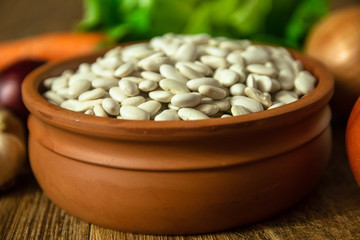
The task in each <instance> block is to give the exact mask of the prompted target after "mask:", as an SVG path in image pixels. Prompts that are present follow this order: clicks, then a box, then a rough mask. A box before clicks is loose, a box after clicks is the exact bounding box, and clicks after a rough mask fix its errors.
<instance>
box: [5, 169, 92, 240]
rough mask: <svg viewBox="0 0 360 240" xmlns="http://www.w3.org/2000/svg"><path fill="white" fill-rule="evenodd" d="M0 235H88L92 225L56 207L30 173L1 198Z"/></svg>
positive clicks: (35, 236)
mask: <svg viewBox="0 0 360 240" xmlns="http://www.w3.org/2000/svg"><path fill="white" fill-rule="evenodd" d="M0 210H1V211H0V233H1V234H0V239H14V240H16V239H19V240H23V239H88V235H89V229H90V225H89V224H88V223H85V222H83V221H81V220H79V219H77V218H75V217H72V216H70V215H68V214H66V213H65V212H64V211H62V210H61V209H59V208H58V207H56V206H55V205H54V204H53V203H52V202H51V201H50V200H49V199H48V198H47V197H46V195H45V194H44V193H43V192H42V191H41V189H40V188H39V187H38V185H37V183H36V181H35V179H34V178H33V177H32V175H30V174H29V173H28V174H26V175H25V176H23V177H22V178H21V179H19V183H18V186H16V188H15V189H13V190H11V191H8V192H5V193H4V194H3V195H2V196H1V198H0Z"/></svg>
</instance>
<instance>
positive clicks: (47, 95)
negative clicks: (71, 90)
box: [43, 90, 65, 105]
mask: <svg viewBox="0 0 360 240" xmlns="http://www.w3.org/2000/svg"><path fill="white" fill-rule="evenodd" d="M43 96H44V97H45V98H46V99H48V100H50V101H52V102H53V103H54V104H55V105H60V104H61V103H62V102H64V101H65V99H64V98H63V97H61V96H59V95H58V94H56V93H55V92H54V91H51V90H49V91H46V92H44V93H43Z"/></svg>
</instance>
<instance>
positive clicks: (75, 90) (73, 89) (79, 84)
mask: <svg viewBox="0 0 360 240" xmlns="http://www.w3.org/2000/svg"><path fill="white" fill-rule="evenodd" d="M90 86H91V84H90V82H89V81H88V80H80V79H79V80H78V81H76V82H73V83H72V84H71V85H70V86H69V95H70V96H71V98H77V97H79V96H80V94H82V93H83V92H85V91H87V90H89V89H90Z"/></svg>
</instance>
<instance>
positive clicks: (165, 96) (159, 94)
mask: <svg viewBox="0 0 360 240" xmlns="http://www.w3.org/2000/svg"><path fill="white" fill-rule="evenodd" d="M173 96H174V94H173V93H171V92H168V91H161V90H158V91H152V92H149V97H150V98H151V99H154V100H156V101H159V102H162V103H169V102H170V101H171V98H172V97H173Z"/></svg>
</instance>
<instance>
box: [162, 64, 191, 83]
mask: <svg viewBox="0 0 360 240" xmlns="http://www.w3.org/2000/svg"><path fill="white" fill-rule="evenodd" d="M160 74H161V75H163V76H164V77H165V78H168V79H173V80H176V81H179V82H183V83H186V82H187V81H188V79H187V78H186V77H184V76H183V75H182V74H181V73H179V72H178V71H177V70H176V68H175V67H174V66H172V65H169V64H163V65H161V66H160Z"/></svg>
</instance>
